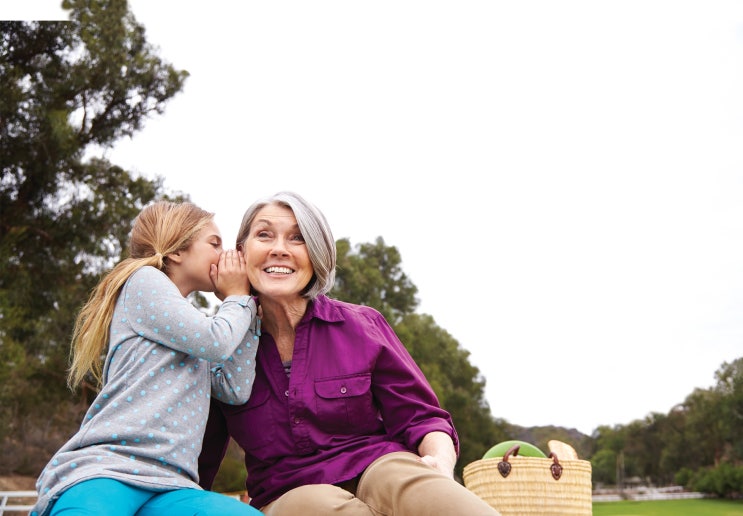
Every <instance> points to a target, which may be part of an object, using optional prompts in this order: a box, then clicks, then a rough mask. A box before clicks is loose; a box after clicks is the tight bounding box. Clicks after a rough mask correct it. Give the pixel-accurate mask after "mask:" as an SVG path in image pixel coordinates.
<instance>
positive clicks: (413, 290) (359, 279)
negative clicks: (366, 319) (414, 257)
mask: <svg viewBox="0 0 743 516" xmlns="http://www.w3.org/2000/svg"><path fill="white" fill-rule="evenodd" d="M336 249H337V254H338V263H337V274H336V283H335V287H334V288H333V290H332V291H331V295H332V296H333V297H336V298H338V299H342V300H344V301H348V302H350V303H356V304H359V305H365V306H372V307H374V308H376V309H377V310H379V311H380V312H381V313H382V315H384V316H385V318H386V319H387V320H388V321H390V323H391V324H392V325H393V326H394V324H395V323H397V322H398V321H399V320H400V319H401V318H402V317H403V316H404V315H405V314H409V313H413V311H414V310H415V308H416V307H417V306H418V300H417V299H416V297H415V295H416V294H417V293H418V288H417V287H416V286H415V285H413V284H412V282H411V281H410V279H409V278H408V277H407V275H406V274H405V273H404V272H403V270H402V267H401V262H402V260H401V258H400V253H399V252H398V250H397V248H395V247H388V246H386V245H385V244H384V239H382V237H377V240H376V242H375V243H374V244H358V245H357V246H356V248H355V249H351V244H350V242H349V240H348V239H340V240H338V241H337V242H336Z"/></svg>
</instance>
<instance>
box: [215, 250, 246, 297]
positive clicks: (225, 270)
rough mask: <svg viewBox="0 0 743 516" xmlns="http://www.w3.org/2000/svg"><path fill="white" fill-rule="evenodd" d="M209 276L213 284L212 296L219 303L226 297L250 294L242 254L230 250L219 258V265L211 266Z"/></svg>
mask: <svg viewBox="0 0 743 516" xmlns="http://www.w3.org/2000/svg"><path fill="white" fill-rule="evenodd" d="M209 276H210V277H211V279H212V283H214V294H215V295H216V296H217V298H218V299H219V300H220V301H224V299H225V298H226V297H227V296H246V295H249V294H250V283H249V282H248V268H247V266H246V264H245V258H244V257H243V255H242V253H240V252H238V251H235V250H233V249H230V250H229V251H223V252H222V254H221V255H220V256H219V265H215V264H212V266H211V270H210V271H209Z"/></svg>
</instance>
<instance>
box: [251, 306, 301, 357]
mask: <svg viewBox="0 0 743 516" xmlns="http://www.w3.org/2000/svg"><path fill="white" fill-rule="evenodd" d="M259 301H260V305H261V310H262V312H263V316H262V317H261V330H263V331H265V332H267V333H270V334H271V336H272V337H273V340H274V342H276V347H277V348H278V350H279V355H280V356H281V360H282V361H287V360H291V358H292V354H293V353H294V337H295V335H296V328H297V325H298V324H299V321H301V320H302V317H304V314H305V312H306V311H307V306H308V305H309V300H308V299H305V298H301V297H300V298H296V299H294V300H292V301H291V302H282V301H276V300H265V299H262V298H260V296H259Z"/></svg>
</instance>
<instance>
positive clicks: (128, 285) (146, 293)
mask: <svg viewBox="0 0 743 516" xmlns="http://www.w3.org/2000/svg"><path fill="white" fill-rule="evenodd" d="M213 218H214V215H213V214H212V213H208V212H206V211H204V210H202V209H200V208H198V207H197V206H195V205H193V204H191V203H172V202H165V201H162V202H156V203H154V204H152V205H150V206H147V207H146V208H144V209H143V210H142V212H141V213H140V214H139V215H138V216H137V218H136V219H135V221H134V226H133V228H132V233H131V241H130V244H129V257H128V258H126V259H124V260H122V261H121V262H119V263H118V264H117V265H116V266H115V267H114V268H113V269H112V270H111V271H110V272H109V273H108V274H107V275H106V276H105V277H104V278H103V279H102V280H101V282H100V283H99V284H98V286H97V287H96V288H95V289H94V290H93V292H92V294H91V296H90V299H89V300H88V302H87V303H86V304H85V305H84V306H83V308H82V310H81V311H80V314H79V315H78V318H77V320H76V324H75V329H74V332H73V337H72V367H71V369H70V372H69V384H70V387H71V388H73V389H74V388H75V387H76V386H78V385H79V384H80V383H81V382H82V381H84V379H85V378H86V376H87V375H88V374H92V377H93V378H94V379H95V380H96V381H97V383H98V386H99V387H100V392H99V393H98V395H97V396H96V398H95V400H94V401H93V403H92V404H91V406H90V408H89V410H88V412H87V414H86V415H85V418H84V421H83V423H82V425H81V427H80V430H79V431H78V432H77V433H76V434H75V435H74V436H73V437H72V438H71V439H70V440H69V441H68V442H67V443H66V444H65V445H64V446H62V448H61V449H60V450H59V451H58V452H57V453H56V454H55V455H54V457H53V458H52V460H51V461H50V462H49V464H47V466H46V467H45V468H44V470H43V471H42V473H41V475H40V477H39V479H38V481H37V484H36V487H37V490H38V493H39V498H38V502H37V504H36V506H35V507H34V508H33V509H32V512H31V514H32V515H34V516H46V515H55V514H65V515H71V514H107V515H117V516H118V515H121V516H131V515H134V514H135V513H136V514H137V515H138V516H147V515H153V516H154V515H158V516H163V515H170V514H172V515H175V514H179V515H181V514H200V515H207V514H215V515H216V514H219V515H222V514H236V515H240V514H245V515H251V516H255V515H259V514H261V513H260V512H259V511H258V510H256V509H254V508H252V507H250V506H249V505H247V504H245V503H242V502H240V501H238V500H234V499H232V498H229V497H227V496H224V495H221V494H218V493H213V492H209V491H204V490H202V489H201V488H200V487H199V486H198V471H197V468H198V464H197V459H198V456H199V452H200V451H201V444H202V440H203V432H204V426H205V424H206V418H207V415H208V412H209V400H210V397H211V396H214V397H215V398H216V399H219V400H220V401H222V402H224V403H226V404H242V403H245V402H246V401H247V400H248V398H249V396H250V392H251V389H252V383H253V379H254V377H255V355H256V349H257V344H258V340H257V339H258V335H259V334H260V320H259V319H258V318H257V316H256V315H257V314H256V311H257V309H256V305H255V301H254V300H253V299H252V298H251V297H250V296H249V295H248V294H249V290H250V285H249V283H248V279H247V272H246V267H245V261H244V258H243V256H242V254H241V253H237V252H235V251H223V249H222V238H221V235H220V233H219V229H218V228H217V226H216V224H215V223H214V220H213ZM194 291H205V292H216V294H217V297H218V298H219V299H220V300H221V301H222V304H221V306H220V307H219V310H218V311H217V313H216V314H215V315H214V316H212V317H207V316H205V315H204V314H203V313H202V312H201V311H199V310H198V309H197V308H195V307H194V306H193V305H192V304H191V302H190V301H189V300H188V299H187V298H186V296H188V295H189V294H190V293H191V292H194ZM104 353H105V354H106V357H105V360H103V362H102V363H101V356H102V355H103V354H104Z"/></svg>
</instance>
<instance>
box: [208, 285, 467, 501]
mask: <svg viewBox="0 0 743 516" xmlns="http://www.w3.org/2000/svg"><path fill="white" fill-rule="evenodd" d="M434 431H441V432H445V433H447V434H449V435H450V436H451V437H452V440H453V442H454V446H455V448H456V449H457V451H458V449H459V441H458V437H457V434H456V431H455V429H454V425H453V423H452V420H451V416H450V415H449V413H448V412H446V411H445V410H443V409H442V408H441V407H440V405H439V402H438V399H437V398H436V395H435V394H434V392H433V390H432V389H431V386H430V385H429V383H428V381H427V380H426V378H425V377H424V376H423V373H422V372H421V370H420V369H419V368H418V366H417V365H416V364H415V362H414V361H413V359H412V358H411V356H410V354H409V353H408V351H407V350H406V349H405V347H404V346H403V345H402V343H401V342H400V340H399V339H398V338H397V335H395V333H394V331H393V330H392V328H391V327H390V326H389V324H388V323H387V321H386V320H385V319H384V317H382V315H381V314H380V313H379V312H377V311H376V310H374V309H372V308H369V307H366V306H360V305H352V304H348V303H344V302H341V301H337V300H334V299H330V298H328V297H325V296H320V297H318V298H317V299H315V300H314V301H313V302H311V303H310V304H309V306H308V308H307V312H306V313H305V315H304V317H303V318H302V320H301V322H300V323H299V324H298V325H297V329H296V338H295V341H294V355H293V357H292V367H291V377H287V374H286V372H285V371H284V367H283V365H282V363H281V359H280V358H279V353H278V350H277V349H276V344H275V342H274V340H273V338H272V337H271V335H269V334H267V333H264V334H263V335H262V336H261V338H260V345H259V346H258V355H257V358H256V376H255V382H254V383H253V392H252V394H251V396H250V400H248V402H247V403H246V404H245V405H241V406H229V405H225V404H223V403H220V402H214V403H213V404H212V407H211V412H210V415H209V422H208V424H207V428H206V435H205V437H204V446H203V449H202V452H201V457H200V459H199V474H200V477H201V480H200V484H201V485H202V486H204V487H205V488H207V489H208V488H210V487H211V485H212V482H213V481H214V477H215V476H216V474H217V470H218V468H219V464H220V462H221V460H222V458H223V457H224V453H225V450H226V447H227V443H228V440H229V437H230V436H231V437H232V438H233V439H234V440H235V441H236V442H237V443H238V444H239V445H240V446H241V447H242V449H243V450H244V451H245V466H246V468H247V470H248V479H247V483H246V484H247V489H248V494H249V495H250V496H251V504H252V505H254V506H256V507H262V506H263V505H265V504H267V503H269V502H271V501H273V500H274V499H276V498H278V497H279V496H280V495H282V494H283V493H285V492H286V491H288V490H290V489H292V488H295V487H298V486H301V485H305V484H337V483H340V482H343V481H346V480H349V479H352V478H354V477H356V476H358V475H359V474H361V473H362V472H363V471H364V469H366V467H367V466H368V465H369V464H370V463H371V462H373V461H374V460H375V459H376V458H378V457H380V456H381V455H384V454H386V453H389V452H394V451H412V452H415V453H417V448H418V445H419V444H420V442H421V440H422V439H423V437H424V436H425V435H426V434H427V433H429V432H434Z"/></svg>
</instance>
